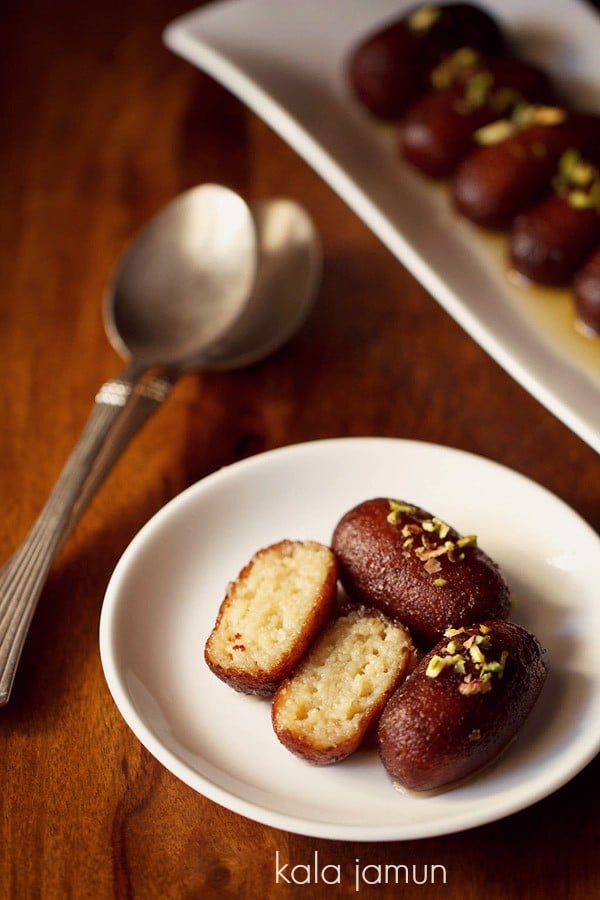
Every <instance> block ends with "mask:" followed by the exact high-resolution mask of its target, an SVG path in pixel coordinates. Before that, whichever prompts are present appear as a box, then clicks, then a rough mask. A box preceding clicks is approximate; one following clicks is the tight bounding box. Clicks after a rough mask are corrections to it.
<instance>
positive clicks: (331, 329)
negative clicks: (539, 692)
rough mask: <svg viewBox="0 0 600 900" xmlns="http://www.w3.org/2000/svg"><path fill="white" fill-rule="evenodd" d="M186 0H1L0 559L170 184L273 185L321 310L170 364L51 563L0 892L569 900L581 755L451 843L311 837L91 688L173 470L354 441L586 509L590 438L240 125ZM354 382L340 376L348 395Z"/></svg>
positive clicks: (589, 871)
mask: <svg viewBox="0 0 600 900" xmlns="http://www.w3.org/2000/svg"><path fill="white" fill-rule="evenodd" d="M187 9H189V4H185V3H183V2H180V0H145V2H144V3H132V4H129V3H122V2H116V0H102V2H100V0H88V2H86V3H84V4H77V3H69V2H68V0H55V2H54V3H52V4H45V3H42V2H36V0H19V2H17V0H7V2H6V3H5V5H4V7H3V13H2V19H3V42H2V43H3V51H2V54H1V56H0V79H1V116H0V122H1V123H2V135H3V137H2V141H1V142H0V178H1V197H2V202H1V203H0V225H1V229H2V232H1V233H2V240H1V241H0V264H1V272H2V276H1V284H2V296H1V299H0V323H1V327H0V347H1V358H2V381H1V386H0V398H1V409H2V425H1V429H2V438H1V441H0V496H1V497H2V516H1V517H0V555H1V556H2V558H6V557H8V556H9V554H10V553H11V552H12V550H13V549H14V548H15V547H16V546H17V544H18V542H19V541H20V540H21V539H22V538H23V537H24V535H25V533H26V530H27V528H28V527H29V525H30V524H31V522H32V521H33V519H34V517H35V515H36V514H37V512H38V510H39V508H40V506H41V503H42V501H43V499H44V498H45V496H46V495H47V493H48V491H49V489H50V488H51V486H52V484H53V482H54V480H55V478H56V476H57V474H58V472H59V470H60V468H61V466H62V464H63V462H64V460H65V459H66V457H67V455H68V453H69V451H70V450H71V448H72V446H73V444H74V442H75V440H76V438H77V437H78V435H79V432H80V429H81V427H82V425H83V423H84V421H85V418H86V416H87V413H88V409H89V405H90V402H91V399H92V397H93V396H94V393H95V391H96V389H97V387H98V385H99V384H100V383H101V382H102V381H103V380H105V379H106V378H108V377H110V376H111V375H114V374H115V373H116V372H117V371H118V370H119V366H120V360H119V358H118V357H117V354H116V353H115V352H114V351H113V350H112V349H111V348H110V346H109V345H108V343H107V341H106V339H105V336H104V333H103V329H102V322H101V317H100V298H101V296H102V292H103V288H104V285H105V282H106V279H107V277H108V275H109V273H110V271H111V268H112V266H113V263H114V262H115V260H116V258H117V256H118V255H119V253H120V252H121V250H122V249H123V247H124V246H125V244H126V243H127V241H128V240H129V239H130V237H131V236H132V235H133V234H134V232H135V231H136V229H137V228H138V227H139V226H140V225H141V224H142V223H143V222H144V221H145V220H146V219H147V217H148V216H150V215H151V214H152V213H153V212H154V211H155V210H157V209H158V208H159V207H160V206H161V205H162V204H163V203H165V202H166V201H168V200H169V199H171V198H172V197H173V196H174V195H175V194H177V193H178V192H179V191H181V190H182V189H184V188H187V187H189V186H191V185H194V184H197V183H200V182H207V181H218V182H221V183H224V184H228V185H229V186H231V187H233V188H234V189H236V190H238V191H240V192H241V193H242V194H243V195H244V196H245V197H246V198H247V199H250V200H252V199H259V198H264V197H269V196H276V195H287V196H290V197H292V198H294V199H296V200H299V201H300V202H301V203H303V204H304V205H305V206H306V208H307V209H308V211H309V212H310V213H311V215H312V216H313V218H314V219H315V221H316V222H317V223H318V227H319V229H320V232H321V235H322V239H323V243H324V250H325V258H326V264H325V273H324V281H323V286H322V290H321V293H320V297H319V302H318V305H317V306H316V308H315V310H314V312H313V314H312V315H311V317H310V319H309V321H308V322H307V324H306V326H305V327H304V329H303V330H302V332H301V333H300V334H299V335H298V336H297V337H296V338H295V339H294V340H292V342H291V343H290V344H289V345H288V346H287V347H286V348H285V349H284V350H281V351H280V352H277V353H275V354H274V355H273V356H272V357H270V358H269V359H267V360H265V361H264V362H261V363H259V364H257V365H255V366H253V367H251V368H249V369H247V370H245V371H237V372H233V373H229V374H207V375H204V376H201V377H200V376H188V377H186V379H184V381H182V382H181V383H180V385H179V386H178V387H177V389H176V391H175V392H174V395H173V397H172V399H171V400H170V402H169V403H168V404H167V405H166V406H165V407H164V408H163V409H161V411H160V412H159V413H158V414H157V415H156V417H155V418H154V419H153V420H152V421H151V422H150V423H149V424H148V425H147V426H146V428H145V430H144V431H143V432H142V433H141V435H140V436H139V437H138V438H137V439H136V441H135V442H134V443H133V444H132V446H131V447H130V449H129V450H128V452H127V453H126V455H125V457H124V458H123V459H122V461H121V462H120V463H119V464H118V465H117V467H116V469H115V470H114V472H113V474H112V475H111V476H110V478H109V480H108V482H107V483H106V485H105V486H104V488H103V490H102V491H101V493H100V494H99V495H98V497H97V499H96V500H95V501H94V503H93V505H92V506H91V508H90V509H89V511H88V513H87V515H86V517H85V518H84V520H83V521H82V522H81V524H80V526H79V527H78V529H77V531H76V533H75V534H74V535H73V537H72V538H71V540H70V541H69V542H68V544H67V545H66V547H65V549H64V550H63V552H62V554H61V556H60V558H59V560H58V561H57V563H56V565H55V566H54V569H53V571H52V573H51V576H50V578H49V580H48V582H47V585H46V588H45V590H44V592H43V595H42V597H41V600H40V604H39V607H38V610H37V613H36V615H35V618H34V621H33V626H32V629H31V632H30V635H29V639H28V641H27V644H26V646H25V649H24V652H23V656H22V661H21V666H20V670H19V672H18V676H17V681H16V684H15V688H14V692H13V696H12V700H11V702H10V704H9V705H8V706H7V707H6V708H5V709H3V710H2V711H1V712H0V804H1V807H2V824H1V837H0V896H2V897H7V898H15V900H26V898H45V900H47V898H54V897H72V898H84V897H91V898H94V900H100V898H107V897H112V896H115V897H119V898H133V897H135V898H153V897H157V898H166V897H190V898H191V897H194V898H200V897H202V898H204V897H221V898H226V897H231V898H234V897H236V898H237V897H249V898H261V897H268V896H277V897H279V896H281V897H292V896H298V897H306V896H322V897H332V898H333V897H342V896H349V895H350V894H352V893H354V888H353V885H352V880H351V879H352V873H353V871H354V865H355V860H356V859H359V860H360V861H361V862H362V863H363V864H370V863H372V864H385V863H396V864H398V863H404V864H407V865H409V866H413V865H414V866H415V867H416V868H415V872H416V878H417V879H418V878H420V877H421V873H422V872H423V871H424V869H423V867H425V866H429V867H431V866H433V865H440V866H444V867H445V869H446V872H447V883H446V884H443V885H442V884H440V883H435V884H431V883H430V884H424V885H421V886H419V885H416V884H413V885H409V886H407V887H402V888H401V889H400V890H397V891H394V889H393V888H392V887H391V886H388V887H386V886H385V885H377V886H374V887H372V888H370V889H367V888H366V887H364V888H363V891H361V893H364V895H365V896H369V897H388V896H390V897H391V896H398V895H401V896H405V897H419V898H433V897H436V898H437V897H443V898H445V900H458V898H462V900H470V898H475V897H478V898H479V897H484V898H486V900H496V898H498V900H500V898H503V900H504V898H506V897H517V896H518V897H523V898H525V897H527V898H561V900H562V898H567V897H568V898H570V900H589V898H590V897H591V896H593V894H594V888H596V889H597V883H598V880H597V876H598V856H597V846H598V838H599V837H600V830H599V821H600V819H599V813H598V806H597V803H596V801H595V799H594V798H595V796H596V793H597V792H596V785H597V780H598V776H599V774H600V770H599V766H598V760H597V759H596V760H595V761H594V762H593V763H592V764H591V765H589V766H588V768H587V769H586V770H584V771H583V772H582V773H581V774H579V775H578V776H577V777H576V778H575V779H574V780H573V781H572V782H571V783H570V784H568V785H567V786H566V787H564V788H562V789H561V790H559V791H558V792H557V793H555V794H554V795H553V796H551V797H549V798H547V799H546V800H543V801H542V802H540V803H538V804H537V805H535V806H533V807H532V808H530V809H527V810H525V811H524V812H521V813H518V814H516V815H513V816H511V817H510V818H509V819H507V820H504V821H500V822H497V823H494V824H490V825H487V826H484V827H480V828H478V829H475V830H472V831H469V832H466V833H462V834H454V835H451V836H448V837H440V838H436V839H428V840H421V841H407V842H403V843H401V842H398V843H390V844H370V843H364V844H361V843H344V842H338V841H326V840H313V839H310V838H307V837H301V836H297V835H293V834H288V833H285V832H283V831H278V830H275V829H273V828H269V827H265V826H263V825H261V824H257V823H255V822H253V821H250V820H247V819H245V818H242V817H240V816H239V815H236V814H234V813H232V812H229V811H228V810H226V809H223V808H221V807H219V806H217V805H215V804H214V803H212V802H210V801H208V800H206V799H204V798H203V797H202V796H199V795H198V794H196V793H195V792H194V791H192V790H191V789H189V788H188V787H186V786H185V785H184V784H182V783H180V782H179V781H178V780H177V779H176V778H175V777H174V776H172V775H171V774H170V773H169V772H168V771H167V770H166V769H164V768H163V767H162V766H161V765H160V764H159V763H158V762H156V761H155V760H154V758H153V757H152V756H151V755H150V753H148V752H147V751H146V750H145V749H144V748H143V747H142V746H141V745H140V743H139V742H138V740H137V739H136V738H135V737H134V735H133V734H132V733H131V731H130V730H129V728H128V727H127V726H126V724H125V723H124V721H123V720H122V718H121V716H120V714H119V712H118V711H117V709H116V707H115V705H114V703H113V701H112V699H111V697H110V695H109V692H108V689H107V686H106V684H105V681H104V677H103V674H102V670H101V665H100V658H99V652H98V622H99V616H100V608H101V604H102V598H103V593H104V590H105V587H106V584H107V581H108V579H109V577H110V574H111V572H112V570H113V567H114V566H115V564H116V562H117V560H118V559H119V557H120V555H121V553H122V552H123V550H124V548H125V547H126V546H127V544H128V543H129V541H130V539H131V538H132V537H133V536H134V535H135V534H136V532H137V531H138V530H139V528H140V527H141V526H142V525H143V524H144V523H145V522H146V521H147V520H148V519H149V518H150V517H151V516H152V514H153V513H155V512H156V511H157V510H158V509H159V508H160V507H162V506H163V505H164V504H165V503H166V502H167V501H168V500H170V499H171V498H172V497H174V496H175V495H176V494H177V493H178V492H180V491H181V490H182V489H184V488H186V487H187V486H188V485H190V484H192V483H193V482H195V481H197V480H198V479H200V478H202V477H203V476H204V475H206V474H208V473H210V472H213V471H214V470H215V469H217V468H218V467H220V466H222V465H224V464H226V463H231V462H233V461H235V460H238V459H241V458H243V457H246V456H249V455H252V454H255V453H258V452H260V451H262V450H266V449H269V448H274V447H279V446H282V445H285V444H291V443H295V442H299V441H306V440H312V439H317V438H326V437H330V436H346V435H382V436H393V437H407V438H415V439H419V440H424V441H432V442H436V443H442V444H447V445H450V446H452V447H459V448H463V449H465V450H468V451H472V452H474V453H478V454H482V455H484V456H487V457H490V458H491V459H494V460H497V461H499V462H501V463H503V464H505V465H507V466H510V467H512V468H514V469H515V470H517V471H519V472H521V473H523V474H524V475H526V476H529V477H531V478H533V479H535V480H537V481H538V482H539V483H541V484H542V485H544V486H545V487H547V488H549V489H550V490H551V491H554V492H556V493H557V494H558V495H559V496H560V497H562V498H563V499H564V500H565V501H566V502H567V503H569V504H570V505H572V506H573V507H574V508H575V509H576V510H577V511H578V512H579V513H580V514H581V515H582V516H583V517H584V518H585V519H586V520H587V521H588V522H589V523H590V524H591V525H592V526H594V527H595V528H598V527H600V479H599V478H598V457H597V455H596V453H595V452H594V451H593V450H591V449H590V448H589V447H588V446H586V445H585V444H584V443H583V442H582V441H581V440H580V439H579V438H578V437H576V436H575V435H574V434H572V433H571V432H570V431H569V430H568V429H567V428H566V427H565V426H564V425H562V424H561V423H560V422H559V421H557V419H555V418H554V417H553V416H552V415H551V414H550V413H549V412H547V411H546V410H545V409H544V408H543V407H542V406H541V405H540V404H539V403H538V402H537V401H536V400H534V399H532V398H531V397H530V396H529V395H528V394H527V393H526V392H525V391H524V390H523V389H522V388H521V387H519V386H518V385H517V384H516V383H515V382H514V381H513V380H512V379H511V378H510V377H509V376H508V375H507V374H506V373H505V372H504V371H503V370H502V369H501V368H500V367H499V366H498V365H497V364H496V363H495V362H494V361H492V360H491V359H490V358H489V357H488V356H487V355H486V353H485V352H484V351H483V350H481V349H480V348H479V347H478V346H477V345H476V344H475V343H474V341H473V340H471V339H470V338H469V337H468V336H467V335H466V334H465V333H464V332H463V331H462V330H461V329H460V328H459V327H458V326H457V325H456V324H455V323H454V322H453V321H452V320H451V319H450V317H449V316H448V315H447V314H446V313H445V312H444V311H443V310H442V309H441V308H440V307H439V306H438V305H437V303H436V302H435V301H434V300H433V299H432V298H431V297H429V296H428V295H427V294H426V292H425V291H424V290H423V288H422V287H420V285H419V284H418V283H417V282H416V281H415V280H414V279H413V278H412V277H411V275H410V274H408V272H407V271H405V270H404V269H403V267H402V266H401V265H400V264H399V263H398V262H397V261H396V260H395V259H394V258H392V256H391V255H390V253H389V252H388V251H387V250H386V249H384V248H383V247H382V245H381V244H380V243H379V242H378V241H377V240H376V239H375V237H373V235H372V234H371V233H370V232H369V231H368V230H367V228H366V227H365V225H363V224H362V222H361V221H359V219H358V218H356V217H355V216H354V215H353V214H352V213H350V212H349V211H348V209H347V208H346V206H345V205H344V204H343V203H342V202H341V200H339V199H338V198H337V196H336V195H334V193H333V192H332V191H331V190H330V189H329V188H328V187H327V185H326V184H324V183H323V181H321V179H320V178H319V177H318V176H317V175H315V174H314V172H313V171H312V170H311V169H310V168H309V167H308V166H307V165H306V164H305V163H304V162H302V161H301V160H300V159H299V158H298V157H297V156H296V154H295V153H294V152H292V151H291V150H290V149H289V148H288V147H287V146H286V144H284V143H283V142H282V141H281V140H280V139H279V138H278V137H277V136H276V135H275V134H274V133H273V132H272V131H271V130H270V129H269V128H268V127H267V126H265V125H264V124H263V123H262V122H261V121H260V120H259V119H258V118H256V117H255V116H254V115H252V114H250V113H249V112H248V111H247V110H246V109H245V108H244V107H243V106H242V104H240V103H239V102H238V101H237V100H235V99H234V98H232V97H231V96H230V95H228V93H227V92H226V91H225V90H223V89H222V88H221V87H219V86H218V85H217V84H215V83H214V82H213V81H212V80H211V79H210V78H208V77H207V76H205V75H203V74H201V73H199V72H198V71H196V70H195V69H193V68H192V67H191V66H189V65H187V64H186V63H184V62H183V61H181V60H180V59H178V58H176V57H174V56H173V55H171V54H170V53H169V52H168V51H167V50H166V49H164V48H163V47H162V45H161V31H162V28H163V27H164V25H165V24H166V23H167V22H168V21H170V20H171V19H172V18H173V17H174V16H175V15H178V14H180V13H181V12H184V11H186V10H187ZM356 386H358V387H356ZM276 851H279V858H280V860H282V861H287V862H289V863H291V864H297V863H307V862H308V861H311V860H312V859H313V853H314V852H315V851H318V852H319V856H320V859H321V862H322V863H323V864H332V865H340V866H341V867H342V870H343V872H344V884H342V885H341V886H339V887H335V886H328V887H327V888H325V887H323V888H322V893H321V894H319V893H318V891H316V890H315V891H314V892H313V893H312V894H311V893H310V889H309V888H307V887H296V888H294V887H293V886H285V885H284V884H279V885H276V884H275V866H274V863H275V855H276Z"/></svg>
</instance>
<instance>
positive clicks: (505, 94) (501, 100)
mask: <svg viewBox="0 0 600 900" xmlns="http://www.w3.org/2000/svg"><path fill="white" fill-rule="evenodd" d="M522 102H523V97H522V96H521V94H519V93H518V92H517V91H515V90H513V89H512V88H509V87H503V88H497V89H496V90H495V91H492V93H491V95H490V97H489V99H488V106H489V107H490V109H492V110H494V112H496V113H498V115H502V113H506V112H509V111H510V110H512V109H514V108H515V107H516V106H517V104H519V103H522Z"/></svg>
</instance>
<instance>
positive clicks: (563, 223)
mask: <svg viewBox="0 0 600 900" xmlns="http://www.w3.org/2000/svg"><path fill="white" fill-rule="evenodd" d="M599 241H600V213H599V212H598V210H597V209H596V208H595V207H583V208H581V207H577V206H574V205H573V203H571V202H570V201H569V200H568V199H567V198H565V197H561V196H559V195H558V194H555V193H552V194H549V195H548V196H547V197H545V198H544V199H543V200H541V201H540V202H539V203H536V204H535V205H534V206H533V207H531V208H530V209H528V210H526V211H525V212H524V213H521V215H519V216H517V218H516V219H515V221H514V224H513V227H512V230H511V233H510V239H509V260H510V265H511V266H512V268H513V269H514V270H515V271H516V272H518V273H519V274H520V275H523V276H524V277H525V278H527V279H529V280H530V281H533V282H535V283H536V284H547V285H552V286H555V287H558V286H561V285H563V286H564V285H568V284H570V283H571V281H572V280H573V277H574V275H575V272H576V271H577V269H578V268H579V267H580V266H582V265H583V264H584V262H585V260H586V258H587V257H588V256H589V254H590V253H591V252H592V250H593V249H594V247H596V246H597V244H598V242H599Z"/></svg>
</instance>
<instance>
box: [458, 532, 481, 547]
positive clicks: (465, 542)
mask: <svg viewBox="0 0 600 900" xmlns="http://www.w3.org/2000/svg"><path fill="white" fill-rule="evenodd" d="M476 544H477V535H476V534H465V535H464V536H463V537H460V538H458V540H457V541H456V546H457V547H461V548H462V547H473V546H475V545H476Z"/></svg>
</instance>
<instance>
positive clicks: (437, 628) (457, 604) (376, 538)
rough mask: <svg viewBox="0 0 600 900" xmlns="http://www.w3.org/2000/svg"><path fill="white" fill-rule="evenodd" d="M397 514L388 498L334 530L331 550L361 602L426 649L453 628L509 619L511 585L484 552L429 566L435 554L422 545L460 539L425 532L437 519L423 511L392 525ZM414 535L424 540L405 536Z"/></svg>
mask: <svg viewBox="0 0 600 900" xmlns="http://www.w3.org/2000/svg"><path fill="white" fill-rule="evenodd" d="M408 505H409V506H410V504H408ZM390 509H391V507H390V500H388V499H385V498H376V499H374V500H367V501H365V502H364V503H361V504H359V505H358V506H356V507H354V509H352V510H350V511H349V512H347V513H346V515H345V516H343V518H342V519H341V520H340V522H339V523H338V524H337V526H336V528H335V531H334V534H333V538H332V547H333V550H334V552H335V554H336V556H337V559H338V567H339V577H340V581H341V582H342V585H343V586H344V588H345V590H346V592H347V593H348V596H349V597H350V598H351V599H352V600H353V601H354V602H357V603H362V604H365V605H367V606H373V607H376V608H378V609H381V610H382V611H383V612H385V613H387V614H388V615H390V616H392V617H394V618H396V619H399V620H400V621H401V622H403V623H404V624H405V625H406V627H407V628H408V629H409V631H410V633H411V634H412V636H413V639H414V641H415V642H416V643H417V644H418V645H419V646H421V647H422V648H424V649H428V648H430V647H432V646H433V645H434V644H435V643H437V641H439V640H440V638H441V637H442V635H443V633H444V629H445V628H446V627H447V626H448V625H450V624H454V625H456V626H457V625H463V624H471V623H474V622H479V621H483V620H485V619H502V618H506V617H507V616H508V614H509V610H510V594H509V589H508V586H507V584H506V582H505V580H504V578H503V576H502V574H501V572H500V570H499V568H498V566H497V565H496V563H494V562H493V560H491V559H490V557H489V556H488V555H487V554H486V553H484V551H483V550H482V549H481V548H480V547H479V546H477V545H476V544H474V543H471V544H469V543H467V544H466V545H465V546H463V547H457V549H456V550H455V551H451V552H447V553H443V552H442V553H441V554H440V555H437V556H434V555H432V559H433V560H435V561H432V562H429V561H428V559H427V556H428V555H429V553H428V551H427V550H426V549H424V550H421V549H420V548H421V547H422V546H423V543H427V542H429V543H431V542H432V541H433V542H434V543H437V545H438V546H440V545H441V544H444V543H445V542H446V541H450V542H452V543H453V544H455V545H456V543H457V541H459V540H460V535H459V534H458V532H457V531H456V530H454V529H453V528H450V529H449V531H448V533H447V534H446V535H445V537H444V538H443V539H440V538H439V534H438V535H436V534H435V533H434V534H428V533H427V532H423V531H421V532H419V530H418V529H420V528H422V523H423V522H424V521H432V516H431V515H430V514H429V513H428V512H426V511H425V510H423V509H420V508H417V507H414V509H415V512H414V513H412V514H406V513H402V514H401V515H400V516H398V518H397V521H396V522H395V523H391V522H390V521H389V519H388V517H389V515H390ZM411 528H413V529H416V530H417V533H415V534H414V535H410V534H408V533H403V532H409V531H410V529H411ZM411 536H412V537H413V538H414V539H413V541H412V542H411V541H410V537H411ZM407 542H408V543H407ZM434 552H435V551H434ZM438 565H439V568H438ZM441 581H443V582H444V583H443V584H442V583H441Z"/></svg>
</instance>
